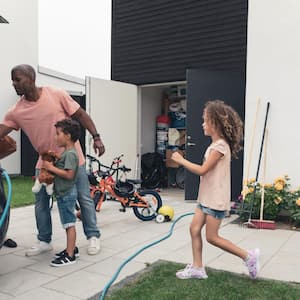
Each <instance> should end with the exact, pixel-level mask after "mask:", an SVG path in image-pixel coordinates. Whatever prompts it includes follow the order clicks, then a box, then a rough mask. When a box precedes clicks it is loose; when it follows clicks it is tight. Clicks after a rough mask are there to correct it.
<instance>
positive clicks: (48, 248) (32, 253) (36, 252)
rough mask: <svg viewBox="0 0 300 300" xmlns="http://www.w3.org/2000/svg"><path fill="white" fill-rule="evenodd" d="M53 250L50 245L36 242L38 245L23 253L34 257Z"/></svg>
mask: <svg viewBox="0 0 300 300" xmlns="http://www.w3.org/2000/svg"><path fill="white" fill-rule="evenodd" d="M52 249H53V248H52V246H51V244H50V243H46V242H42V241H38V243H37V244H36V245H34V246H32V247H31V248H29V249H27V250H26V252H25V255H26V256H35V255H39V254H41V253H43V252H47V251H51V250H52Z"/></svg>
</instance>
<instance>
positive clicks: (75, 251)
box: [54, 246, 79, 258]
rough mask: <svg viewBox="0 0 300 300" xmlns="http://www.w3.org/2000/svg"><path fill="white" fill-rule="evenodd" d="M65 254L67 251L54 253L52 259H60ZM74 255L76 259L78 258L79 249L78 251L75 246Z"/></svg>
mask: <svg viewBox="0 0 300 300" xmlns="http://www.w3.org/2000/svg"><path fill="white" fill-rule="evenodd" d="M66 253H67V249H65V250H62V251H60V252H58V253H55V254H54V257H55V258H59V257H61V256H62V255H65V254H66ZM74 255H75V257H76V258H78V257H79V249H78V247H77V246H76V247H75V248H74Z"/></svg>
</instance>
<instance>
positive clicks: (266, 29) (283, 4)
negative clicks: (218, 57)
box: [244, 0, 300, 187]
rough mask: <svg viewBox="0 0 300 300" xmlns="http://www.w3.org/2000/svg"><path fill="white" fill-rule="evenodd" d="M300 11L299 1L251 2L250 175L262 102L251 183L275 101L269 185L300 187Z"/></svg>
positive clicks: (259, 0) (249, 54) (269, 126)
mask: <svg viewBox="0 0 300 300" xmlns="http://www.w3.org/2000/svg"><path fill="white" fill-rule="evenodd" d="M299 11H300V1H299V0H250V1H249V18H248V48H247V55H248V57H247V87H246V126H245V129H246V136H245V155H246V157H245V164H244V166H245V171H246V164H247V157H249V148H250V147H249V145H250V137H251V130H252V127H253V121H254V114H255V109H256V101H257V98H258V97H260V98H261V106H260V107H261V109H260V114H259V116H258V119H259V122H258V124H257V130H256V135H255V143H254V152H253V158H252V163H251V168H250V177H253V178H254V177H255V173H256V168H257V163H258V152H259V147H260V141H261V136H262V130H263V119H264V114H265V109H266V102H267V101H269V102H270V113H269V120H268V128H269V143H268V146H267V147H268V148H267V149H268V155H267V156H268V158H267V168H266V169H267V181H269V182H271V181H272V180H273V179H274V178H276V177H278V176H282V175H284V174H288V175H289V176H290V177H291V183H292V186H294V187H298V186H299V184H300V172H299V163H300V151H299V146H300V137H299V130H298V127H299V126H298V120H299V113H300V101H299V80H300V37H299V33H298V31H299V28H300V18H299ZM260 173H261V174H262V167H261V172H260Z"/></svg>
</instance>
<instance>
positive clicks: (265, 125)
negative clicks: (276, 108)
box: [255, 102, 270, 182]
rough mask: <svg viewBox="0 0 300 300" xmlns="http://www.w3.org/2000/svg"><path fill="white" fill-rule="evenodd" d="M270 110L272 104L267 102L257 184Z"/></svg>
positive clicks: (256, 177) (256, 178)
mask: <svg viewBox="0 0 300 300" xmlns="http://www.w3.org/2000/svg"><path fill="white" fill-rule="evenodd" d="M269 108H270V102H267V111H266V117H265V124H264V130H263V135H262V140H261V144H260V151H259V159H258V166H257V170H256V176H255V182H257V180H258V174H259V169H260V162H261V156H262V151H263V147H264V141H265V133H266V127H267V120H268V114H269Z"/></svg>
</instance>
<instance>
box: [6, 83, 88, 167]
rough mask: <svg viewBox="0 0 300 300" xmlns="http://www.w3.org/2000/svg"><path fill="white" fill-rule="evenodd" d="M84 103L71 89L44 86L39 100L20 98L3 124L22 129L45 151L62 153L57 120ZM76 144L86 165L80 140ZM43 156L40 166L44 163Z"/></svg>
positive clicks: (39, 149) (80, 158) (38, 163)
mask: <svg viewBox="0 0 300 300" xmlns="http://www.w3.org/2000/svg"><path fill="white" fill-rule="evenodd" d="M79 108H80V105H79V104H78V103H77V102H76V101H74V100H73V99H72V98H71V97H70V96H69V95H68V93H67V92H65V91H63V90H60V89H54V88H52V87H42V92H41V95H40V98H39V99H38V100H37V101H27V100H26V99H25V97H24V96H22V97H21V98H20V99H19V101H18V102H17V103H16V104H15V105H14V106H13V107H12V108H11V109H10V110H9V111H8V112H7V114H6V115H5V117H4V121H3V124H4V125H6V126H8V127H11V128H13V129H15V130H19V129H22V130H23V131H24V132H25V133H26V135H27V136H28V138H29V140H30V142H31V144H32V146H33V147H34V149H35V150H36V151H37V152H38V153H39V154H42V153H43V152H46V151H48V150H52V151H55V152H56V153H58V154H60V153H62V152H63V151H64V149H63V148H61V147H57V145H56V142H55V139H54V136H55V133H56V128H55V126H54V125H55V124H56V122H58V121H61V120H63V119H65V118H69V117H70V116H71V115H73V114H74V113H75V112H76V111H77V110H78V109H79ZM75 148H76V150H77V153H78V158H79V165H82V164H83V163H84V162H85V160H84V155H83V153H82V150H81V147H80V143H79V141H77V142H76V144H75ZM41 163H42V160H41V157H39V160H38V162H37V164H36V168H38V169H39V168H40V167H41Z"/></svg>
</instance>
